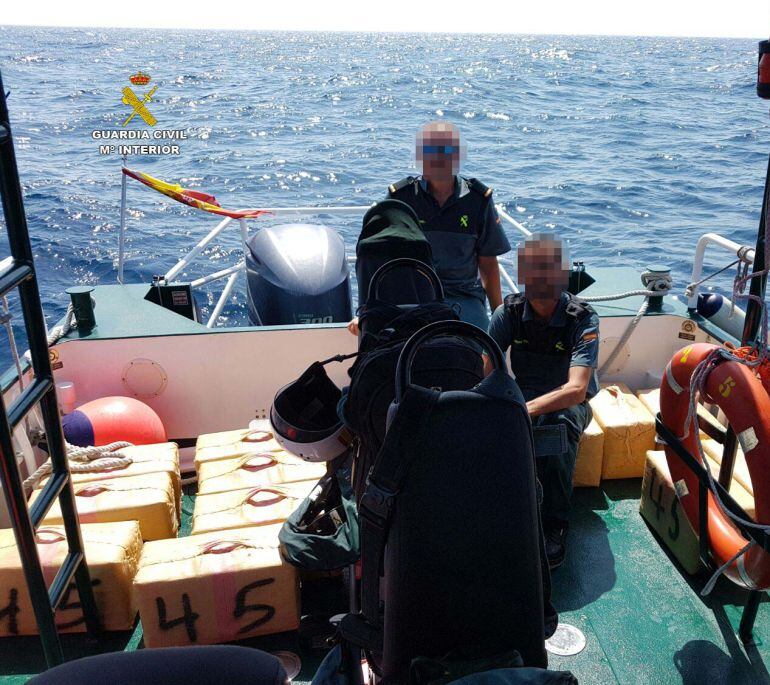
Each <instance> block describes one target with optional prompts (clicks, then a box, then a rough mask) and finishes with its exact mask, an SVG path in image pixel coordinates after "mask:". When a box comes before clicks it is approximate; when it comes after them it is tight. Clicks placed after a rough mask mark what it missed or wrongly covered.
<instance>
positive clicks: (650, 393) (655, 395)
mask: <svg viewBox="0 0 770 685" xmlns="http://www.w3.org/2000/svg"><path fill="white" fill-rule="evenodd" d="M636 396H637V397H638V398H639V400H640V401H641V402H642V404H643V405H644V406H645V407H646V408H647V410H648V411H649V412H650V414H652V415H653V416H655V415H656V414H658V412H659V411H660V388H650V389H649V390H639V391H638V392H637V393H636ZM698 417H699V418H700V419H701V421H706V422H708V423H709V424H711V425H712V426H713V427H714V428H715V429H716V430H721V431H723V430H724V429H725V427H724V426H723V425H722V424H721V423H720V422H719V419H717V417H716V416H714V415H713V414H711V413H710V412H709V410H708V409H706V407H704V406H703V405H702V404H699V405H698ZM701 437H702V438H705V437H707V434H706V433H704V432H703V431H701Z"/></svg>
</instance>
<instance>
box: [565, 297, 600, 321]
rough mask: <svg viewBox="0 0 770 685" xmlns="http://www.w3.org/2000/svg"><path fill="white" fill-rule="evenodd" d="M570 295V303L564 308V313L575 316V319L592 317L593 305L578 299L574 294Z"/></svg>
mask: <svg viewBox="0 0 770 685" xmlns="http://www.w3.org/2000/svg"><path fill="white" fill-rule="evenodd" d="M568 294H569V302H567V306H566V307H564V311H565V313H566V314H567V315H568V316H574V317H575V318H578V319H582V318H584V317H586V316H590V315H591V313H592V312H593V309H592V308H591V305H589V304H588V302H585V301H583V300H580V299H578V298H577V297H576V296H575V295H574V294H573V293H568Z"/></svg>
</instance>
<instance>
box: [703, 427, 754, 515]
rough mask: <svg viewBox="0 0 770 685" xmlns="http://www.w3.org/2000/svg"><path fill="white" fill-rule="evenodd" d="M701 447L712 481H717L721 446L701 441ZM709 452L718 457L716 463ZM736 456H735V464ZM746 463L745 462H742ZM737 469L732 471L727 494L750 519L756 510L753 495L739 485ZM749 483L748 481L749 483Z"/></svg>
mask: <svg viewBox="0 0 770 685" xmlns="http://www.w3.org/2000/svg"><path fill="white" fill-rule="evenodd" d="M701 443H702V445H703V453H704V454H705V455H706V460H707V461H708V463H709V468H710V469H711V473H712V475H713V476H714V480H717V479H718V478H719V464H720V463H721V459H722V445H720V444H719V443H718V442H716V441H714V440H710V439H709V440H702V441H701ZM710 452H713V453H714V454H718V455H719V459H720V461H717V460H716V459H714V458H713V457H712V456H711V454H710ZM737 461H738V459H737V455H736V464H737ZM743 463H744V464H745V463H746V462H745V461H744V462H743ZM737 470H738V468H737V466H736V468H735V469H734V470H733V479H732V481H731V482H730V489H729V491H728V492H729V493H730V495H731V496H732V498H733V499H734V500H735V501H736V502H737V503H738V504H739V505H740V506H741V508H742V509H743V510H744V511H745V512H746V513H747V514H748V515H749V516H751V518H755V516H756V508H755V507H754V493H753V492H749V491H748V490H747V489H746V488H745V487H744V486H743V484H742V483H741V481H740V480H739V479H738V477H737V474H736V472H737ZM749 482H750V481H749Z"/></svg>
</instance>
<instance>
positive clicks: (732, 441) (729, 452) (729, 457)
mask: <svg viewBox="0 0 770 685" xmlns="http://www.w3.org/2000/svg"><path fill="white" fill-rule="evenodd" d="M769 201H770V157H768V160H767V172H766V174H765V192H764V194H763V196H762V212H761V213H760V216H759V229H758V230H757V246H756V248H755V249H754V264H752V267H751V273H753V274H755V273H758V272H760V271H764V270H765V231H766V227H767V221H768V218H769V217H768V212H767V209H768V202H769ZM766 289H767V274H764V275H763V276H757V277H756V278H752V279H751V280H750V281H749V294H751V295H754V296H755V297H757V298H759V299H760V300H761V301H763V302H764V299H765V291H766ZM761 323H762V307H761V306H760V305H759V303H758V302H756V300H754V299H750V300H749V304H748V306H747V307H746V321H745V323H744V324H743V334H742V335H741V346H744V345H748V344H749V343H752V342H753V341H754V340H755V338H756V336H757V331H758V330H759V326H760V324H761ZM737 449H738V442H737V440H736V437H735V431H734V430H733V427H732V426H728V427H727V432H726V434H725V446H724V450H723V453H722V464H721V465H720V467H719V484H720V485H721V486H722V487H723V488H725V489H726V490H728V491H729V489H730V483H731V482H732V480H733V470H734V468H735V453H736V451H737Z"/></svg>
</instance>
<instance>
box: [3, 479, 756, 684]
mask: <svg viewBox="0 0 770 685" xmlns="http://www.w3.org/2000/svg"><path fill="white" fill-rule="evenodd" d="M639 489H640V481H639V480H622V481H605V482H604V483H603V484H602V487H601V488H586V489H579V490H576V491H575V496H574V512H573V518H572V525H571V530H570V535H569V539H568V554H567V559H566V561H565V563H564V565H563V566H562V567H561V568H560V569H558V570H557V571H556V572H555V573H554V576H553V584H554V587H553V601H554V604H555V606H556V608H557V610H558V611H559V613H560V617H561V620H562V621H564V622H566V623H570V624H572V625H575V626H578V627H579V628H580V629H581V630H582V631H583V632H584V633H585V636H586V640H587V645H586V648H585V649H584V650H583V651H582V652H581V653H580V654H578V655H576V656H572V657H557V656H553V655H549V662H550V667H551V668H554V669H563V670H570V671H572V672H573V673H574V674H575V675H576V676H577V678H578V680H579V682H580V683H581V684H583V685H589V684H594V683H635V684H638V685H641V684H643V683H649V684H650V685H663V684H666V683H683V684H686V685H703V684H706V683H708V684H717V683H719V684H721V683H729V684H730V685H748V684H749V683H751V684H752V685H753V684H756V683H770V675H768V671H767V668H766V666H765V662H766V661H770V617H769V615H768V612H770V607H768V606H767V598H766V597H765V598H763V602H762V604H761V605H760V608H759V615H758V617H757V622H756V626H755V641H754V644H751V645H748V646H744V645H743V644H742V643H741V641H740V639H739V638H738V637H737V634H736V633H737V629H738V622H739V620H740V615H741V611H742V608H743V604H744V602H745V600H746V596H747V593H746V592H745V591H744V590H741V589H739V588H737V587H735V586H734V585H732V584H731V583H730V582H729V581H727V580H725V579H724V578H723V579H720V581H719V582H718V583H717V585H716V588H715V589H714V591H713V592H712V594H711V595H710V596H708V597H705V598H704V597H701V596H700V590H701V589H702V587H703V585H704V584H705V582H706V580H707V578H708V576H707V574H703V575H701V576H697V577H688V576H687V575H686V574H685V573H684V572H683V571H682V570H681V569H680V568H679V567H678V566H677V564H676V562H675V561H673V560H672V559H671V558H670V557H669V555H668V554H667V553H666V551H665V550H664V549H662V548H661V547H660V545H659V544H658V541H657V539H656V537H655V535H654V534H653V533H652V532H651V531H650V530H649V529H648V527H647V525H646V524H645V522H644V520H643V519H642V517H641V516H640V515H639ZM192 503H193V497H192V496H191V495H186V496H185V498H184V504H183V509H184V513H185V516H184V522H183V529H182V533H181V534H187V533H188V532H189V520H190V514H191V512H192ZM346 597H347V594H346V588H345V586H344V584H343V582H342V580H341V579H321V580H317V581H313V582H312V583H305V585H304V587H303V600H302V601H303V614H304V613H307V612H312V613H314V614H327V615H333V614H335V613H339V612H342V611H345V609H346V601H347V600H346ZM63 643H64V649H65V654H66V656H67V658H68V659H74V658H77V657H80V656H86V655H88V654H96V653H99V652H108V651H116V650H123V649H127V650H134V649H140V648H142V646H143V644H142V631H141V624H139V625H138V626H137V628H136V630H135V631H134V632H133V633H117V634H108V635H107V636H106V637H105V638H104V639H103V640H102V641H101V642H100V643H98V644H93V643H90V642H89V641H88V639H87V638H86V637H85V636H84V635H65V636H63ZM243 644H247V645H250V646H254V647H259V648H262V649H265V650H268V651H275V650H289V651H292V652H295V653H296V654H298V655H299V656H300V658H301V660H302V671H301V673H300V675H299V676H298V677H297V678H296V679H295V681H294V682H297V683H304V682H309V681H310V679H311V678H312V676H313V673H314V672H315V670H316V668H317V667H318V664H319V663H320V661H321V659H322V658H323V652H322V651H310V650H303V649H302V648H301V647H300V644H299V638H298V635H297V634H296V633H284V634H280V635H274V636H270V637H267V638H259V639H252V640H248V641H246V642H245V643H243ZM43 663H44V662H43V658H42V651H41V649H40V644H39V641H38V639H37V638H34V637H23V638H22V637H20V638H4V639H0V672H1V673H2V676H0V683H8V684H11V683H13V684H14V685H15V684H20V683H24V682H26V681H27V679H28V678H29V677H30V676H31V675H32V674H34V673H37V672H38V671H40V670H41V669H42V668H43V667H44V666H43Z"/></svg>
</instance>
